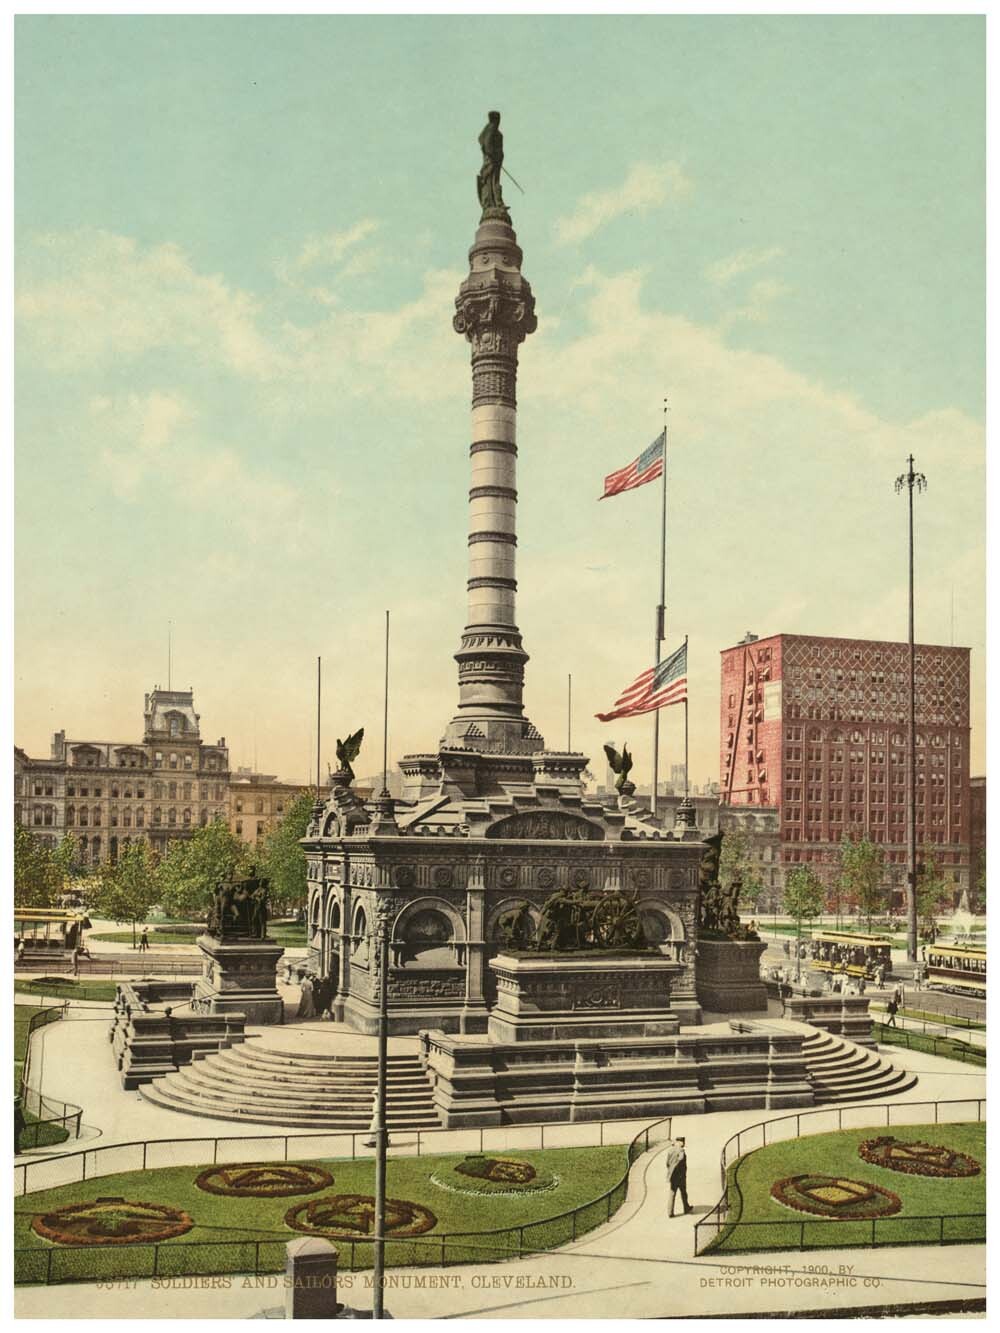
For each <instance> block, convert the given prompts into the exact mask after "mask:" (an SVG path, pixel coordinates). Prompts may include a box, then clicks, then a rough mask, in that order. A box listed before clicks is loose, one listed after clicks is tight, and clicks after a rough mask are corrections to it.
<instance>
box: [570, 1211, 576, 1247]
mask: <svg viewBox="0 0 1000 1333" xmlns="http://www.w3.org/2000/svg"><path fill="white" fill-rule="evenodd" d="M571 1217H572V1218H573V1239H574V1240H576V1209H575V1208H574V1209H573V1212H572V1214H571Z"/></svg>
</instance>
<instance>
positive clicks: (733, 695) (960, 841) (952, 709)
mask: <svg viewBox="0 0 1000 1333" xmlns="http://www.w3.org/2000/svg"><path fill="white" fill-rule="evenodd" d="M916 687H917V769H916V774H917V846H918V849H919V848H921V847H923V846H925V845H933V847H934V851H935V854H936V857H937V861H938V864H939V865H940V866H941V868H942V870H943V872H944V874H945V876H946V878H948V879H952V880H953V881H954V883H955V888H956V896H957V893H958V892H960V891H961V889H963V888H966V887H968V886H969V865H970V861H969V839H970V804H971V803H970V789H969V649H968V648H945V647H939V646H935V645H929V644H918V645H917V647H916ZM908 692H909V666H908V649H907V645H906V644H905V643H883V642H876V641H871V640H867V639H828V638H821V637H818V636H814V635H806V634H776V635H773V636H772V637H770V638H767V639H758V638H756V637H754V636H753V635H749V634H748V635H747V637H746V638H745V639H744V640H743V641H742V642H741V643H739V644H737V645H736V646H735V647H733V648H726V649H724V650H723V652H722V687H721V718H720V720H721V727H720V764H719V771H720V776H721V784H720V785H721V793H720V798H719V799H720V802H721V803H722V805H724V806H732V807H741V806H742V807H752V806H756V807H757V808H758V809H760V808H761V807H763V808H765V809H772V810H774V811H776V812H777V816H778V821H779V831H780V832H779V836H780V847H781V863H782V868H783V870H787V868H788V867H789V866H792V865H795V864H797V863H799V862H803V861H810V862H813V863H819V864H818V866H817V868H818V869H820V870H821V873H822V866H823V865H824V864H826V865H827V866H830V867H832V866H833V865H834V864H835V863H836V860H837V847H838V844H839V843H840V840H841V838H842V837H843V835H844V834H845V833H847V834H851V835H854V836H857V835H858V834H859V833H861V832H864V833H866V834H867V835H868V837H869V838H871V840H872V841H873V842H877V843H879V844H881V845H882V846H884V847H885V849H886V863H887V866H888V868H889V873H890V876H891V879H892V882H893V884H894V886H896V887H897V889H898V893H899V896H900V897H901V896H902V894H903V893H904V886H905V882H906V856H907V849H906V837H907V832H906V827H907V826H906V809H907V790H908V788H907V746H908V734H909V728H908V725H907V722H908V717H909V693H908ZM918 859H919V854H918Z"/></svg>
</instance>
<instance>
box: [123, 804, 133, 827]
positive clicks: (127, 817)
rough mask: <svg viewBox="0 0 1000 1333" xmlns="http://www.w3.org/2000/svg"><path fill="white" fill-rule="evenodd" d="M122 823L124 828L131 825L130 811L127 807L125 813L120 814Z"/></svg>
mask: <svg viewBox="0 0 1000 1333" xmlns="http://www.w3.org/2000/svg"><path fill="white" fill-rule="evenodd" d="M122 825H123V826H124V827H125V828H131V827H132V811H131V810H129V809H128V808H127V807H126V810H125V813H124V814H123V815H122Z"/></svg>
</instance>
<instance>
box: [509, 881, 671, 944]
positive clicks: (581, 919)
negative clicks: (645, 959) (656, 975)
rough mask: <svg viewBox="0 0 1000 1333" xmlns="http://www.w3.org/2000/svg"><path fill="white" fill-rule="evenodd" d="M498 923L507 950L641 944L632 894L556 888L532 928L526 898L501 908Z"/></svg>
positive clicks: (636, 901)
mask: <svg viewBox="0 0 1000 1333" xmlns="http://www.w3.org/2000/svg"><path fill="white" fill-rule="evenodd" d="M499 927H500V934H501V937H502V938H503V941H504V944H505V946H506V947H507V948H509V949H521V950H523V949H532V950H534V951H536V952H539V953H570V952H576V951H577V950H587V949H644V948H646V937H645V934H644V932H643V929H642V917H641V914H640V912H639V895H638V893H602V892H597V891H594V890H592V889H582V888H580V889H557V890H556V891H555V893H551V894H549V896H548V898H546V900H545V902H544V903H543V904H542V908H541V917H540V919H539V922H538V928H537V929H535V926H534V920H533V918H532V915H531V911H530V907H529V904H528V903H526V902H522V903H520V904H519V905H518V906H517V907H516V908H513V909H511V911H509V912H505V913H504V915H503V916H501V917H500V921H499Z"/></svg>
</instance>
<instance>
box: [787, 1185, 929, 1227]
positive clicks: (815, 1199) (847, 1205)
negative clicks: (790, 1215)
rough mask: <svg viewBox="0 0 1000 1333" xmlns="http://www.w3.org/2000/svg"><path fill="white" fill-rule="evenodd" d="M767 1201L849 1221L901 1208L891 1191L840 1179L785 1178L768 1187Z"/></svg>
mask: <svg viewBox="0 0 1000 1333" xmlns="http://www.w3.org/2000/svg"><path fill="white" fill-rule="evenodd" d="M771 1198H772V1199H775V1200H776V1201H777V1202H778V1203H782V1204H784V1205H785V1207H786V1208H794V1209H795V1211H796V1212H799V1213H814V1214H815V1215H816V1216H817V1217H827V1218H830V1219H832V1220H834V1221H850V1222H855V1221H858V1220H861V1219H866V1218H871V1217H888V1216H889V1215H890V1214H892V1213H898V1212H899V1210H900V1208H901V1207H902V1206H903V1205H902V1202H901V1200H900V1198H899V1195H898V1194H893V1192H892V1190H886V1189H882V1187H881V1186H880V1185H868V1184H866V1183H865V1182H864V1181H860V1180H848V1179H846V1178H845V1177H844V1176H819V1175H803V1176H786V1177H785V1179H784V1180H776V1181H775V1182H774V1184H773V1185H772V1186H771Z"/></svg>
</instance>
